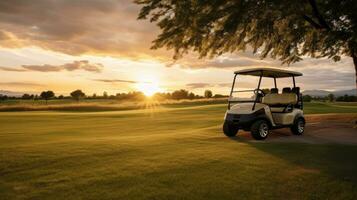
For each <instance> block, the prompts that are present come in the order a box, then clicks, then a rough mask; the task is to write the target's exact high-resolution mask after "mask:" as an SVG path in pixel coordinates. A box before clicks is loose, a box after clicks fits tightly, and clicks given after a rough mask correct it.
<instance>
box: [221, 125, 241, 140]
mask: <svg viewBox="0 0 357 200" xmlns="http://www.w3.org/2000/svg"><path fill="white" fill-rule="evenodd" d="M238 130H239V129H238V128H237V127H236V126H234V125H233V124H232V123H230V122H224V124H223V133H224V134H225V135H226V136H228V137H234V136H236V135H237V133H238Z"/></svg>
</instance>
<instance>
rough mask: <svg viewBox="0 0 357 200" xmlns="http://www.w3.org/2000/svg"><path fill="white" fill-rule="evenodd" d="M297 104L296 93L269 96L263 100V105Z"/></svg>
mask: <svg viewBox="0 0 357 200" xmlns="http://www.w3.org/2000/svg"><path fill="white" fill-rule="evenodd" d="M296 102H297V96H296V94H294V93H283V94H267V95H265V96H264V97H263V99H262V103H264V104H267V105H289V104H296Z"/></svg>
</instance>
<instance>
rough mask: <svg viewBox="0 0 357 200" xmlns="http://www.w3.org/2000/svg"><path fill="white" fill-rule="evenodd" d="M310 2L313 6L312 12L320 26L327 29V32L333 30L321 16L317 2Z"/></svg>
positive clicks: (310, 0)
mask: <svg viewBox="0 0 357 200" xmlns="http://www.w3.org/2000/svg"><path fill="white" fill-rule="evenodd" d="M308 1H309V3H310V5H311V8H312V12H313V14H314V16H315V17H316V18H317V20H318V21H319V25H320V26H322V27H323V28H325V29H326V30H331V28H330V26H329V25H328V24H327V22H326V20H325V19H324V18H323V17H322V15H321V14H320V12H319V9H318V8H317V4H316V1H315V0H308Z"/></svg>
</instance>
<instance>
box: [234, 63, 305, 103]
mask: <svg viewBox="0 0 357 200" xmlns="http://www.w3.org/2000/svg"><path fill="white" fill-rule="evenodd" d="M267 70H270V71H279V72H281V71H283V72H285V73H286V74H287V76H284V77H276V76H264V71H267ZM247 72H258V73H260V76H259V81H258V86H257V88H256V89H255V90H234V86H235V83H236V80H237V77H238V75H239V74H241V75H248V73H247ZM289 76H291V77H292V80H293V87H294V88H296V81H295V76H302V74H301V73H299V72H293V71H288V70H277V69H269V68H265V69H255V70H242V71H236V72H234V78H233V84H232V88H231V92H230V95H229V99H228V110H229V109H230V108H231V103H247V102H252V103H254V104H253V107H252V110H254V109H255V105H256V104H257V103H258V102H259V96H258V95H256V98H254V100H230V99H231V98H232V95H233V93H239V92H254V91H256V90H260V85H261V82H262V78H263V77H266V78H273V80H274V88H276V89H278V87H277V83H276V79H277V78H285V77H289ZM296 95H297V96H298V100H297V104H296V105H294V106H296V107H297V108H300V109H303V101H302V94H301V93H300V91H298V94H296Z"/></svg>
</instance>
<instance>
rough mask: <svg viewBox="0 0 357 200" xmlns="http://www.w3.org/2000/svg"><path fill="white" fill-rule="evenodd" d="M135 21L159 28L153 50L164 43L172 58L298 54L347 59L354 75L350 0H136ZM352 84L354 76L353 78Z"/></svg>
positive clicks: (289, 57)
mask: <svg viewBox="0 0 357 200" xmlns="http://www.w3.org/2000/svg"><path fill="white" fill-rule="evenodd" d="M135 2H136V3H137V4H140V5H142V6H143V7H142V9H141V11H140V14H139V17H138V18H139V19H146V18H150V21H151V22H155V23H157V25H158V26H159V28H160V29H161V30H162V32H161V33H160V34H159V36H158V38H157V39H156V40H154V45H153V47H152V48H153V49H156V48H161V47H167V48H168V49H173V50H174V52H175V55H174V58H179V57H180V56H182V55H183V54H184V53H187V52H189V51H196V52H198V53H199V55H200V57H205V56H217V55H221V54H223V53H232V52H235V51H245V50H246V49H247V48H249V49H252V51H253V53H257V52H259V55H260V57H261V58H266V57H267V56H270V57H272V58H274V59H276V58H279V59H280V60H281V61H282V63H287V64H290V63H294V62H298V61H300V60H302V58H303V57H304V56H310V57H313V58H323V57H327V58H331V59H333V60H334V61H339V60H340V59H341V56H350V57H352V59H353V63H354V66H355V72H356V77H357V33H356V32H357V12H356V10H357V3H356V1H354V0H341V1H335V0H302V1H286V0H256V1H243V0H242V1H231V0H211V1H201V0H190V1H171V0H136V1H135ZM356 88H357V79H356Z"/></svg>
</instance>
